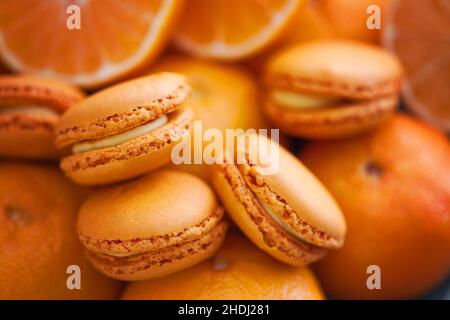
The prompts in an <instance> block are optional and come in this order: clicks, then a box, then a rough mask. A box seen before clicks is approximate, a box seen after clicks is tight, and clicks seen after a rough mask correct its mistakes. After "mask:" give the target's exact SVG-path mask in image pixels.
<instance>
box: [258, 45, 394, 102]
mask: <svg viewBox="0 0 450 320" xmlns="http://www.w3.org/2000/svg"><path fill="white" fill-rule="evenodd" d="M401 76H402V68H401V65H400V63H399V61H398V60H397V59H396V58H395V57H394V56H393V55H391V54H390V53H389V52H387V51H385V50H383V49H381V48H378V47H375V46H372V45H369V44H363V43H358V42H354V41H350V40H320V41H313V42H308V43H303V44H299V45H295V46H293V47H291V48H288V49H286V50H283V51H281V52H279V53H277V54H276V55H275V56H274V57H272V58H271V59H270V61H269V63H268V65H267V67H266V69H265V79H266V82H267V83H268V85H269V86H270V87H272V88H280V89H292V88H293V87H295V85H296V84H297V85H298V86H299V87H301V85H304V86H305V87H308V86H309V87H311V88H314V87H317V88H318V89H320V91H325V90H326V89H327V92H328V94H329V95H331V96H334V95H337V96H350V97H351V96H353V95H356V96H358V95H362V94H364V95H370V94H371V93H370V92H371V91H373V90H375V89H378V90H377V91H376V92H374V94H379V93H387V92H379V91H380V90H381V91H383V90H384V91H392V90H395V89H396V87H397V86H396V85H392V84H393V83H394V84H395V83H396V82H399V81H400V78H401ZM313 84H314V85H313ZM380 86H385V87H386V88H384V89H380ZM375 87H377V88H375ZM311 91H314V90H313V89H312V90H311Z"/></svg>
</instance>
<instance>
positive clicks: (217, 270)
mask: <svg viewBox="0 0 450 320" xmlns="http://www.w3.org/2000/svg"><path fill="white" fill-rule="evenodd" d="M323 298H324V295H323V293H322V290H321V288H320V285H319V283H318V281H317V280H316V278H315V276H314V274H313V273H312V272H311V271H310V270H309V269H308V268H306V267H291V266H287V265H285V264H283V263H280V262H278V261H276V260H274V259H271V258H270V257H269V256H267V255H265V254H264V253H262V252H261V251H260V250H257V248H255V247H254V246H253V245H252V244H251V243H250V242H249V241H248V240H246V239H245V238H244V237H243V236H242V235H239V234H234V233H232V232H229V233H228V235H227V239H226V241H225V243H224V245H223V247H222V248H221V249H220V251H219V252H218V253H217V254H216V255H215V256H214V257H212V258H211V259H208V260H206V261H204V262H202V263H200V264H198V265H196V266H194V267H192V268H189V269H187V270H184V271H182V272H179V273H175V274H172V275H169V276H167V277H163V278H158V279H153V280H148V281H140V282H133V283H131V284H129V285H128V287H127V288H126V289H125V291H124V292H123V294H122V299H133V300H136V299H137V300H171V299H177V300H228V299H233V300H319V299H323Z"/></svg>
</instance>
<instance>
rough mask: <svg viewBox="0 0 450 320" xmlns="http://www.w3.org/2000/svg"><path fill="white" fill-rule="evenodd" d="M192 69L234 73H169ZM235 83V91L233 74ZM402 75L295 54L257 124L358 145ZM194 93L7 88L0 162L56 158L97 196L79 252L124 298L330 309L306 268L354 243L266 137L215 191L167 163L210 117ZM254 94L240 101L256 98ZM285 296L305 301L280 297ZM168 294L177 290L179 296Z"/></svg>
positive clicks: (385, 112)
mask: <svg viewBox="0 0 450 320" xmlns="http://www.w3.org/2000/svg"><path fill="white" fill-rule="evenodd" d="M186 65H188V66H192V68H194V69H193V70H194V71H195V70H197V69H198V68H200V70H209V71H210V72H212V73H214V72H217V73H218V74H216V75H215V76H216V78H217V79H220V73H221V72H224V71H222V70H221V69H220V68H216V67H214V66H212V65H208V66H206V67H205V66H204V67H201V63H200V62H198V61H196V62H195V63H192V64H191V63H190V62H189V61H188V62H183V63H182V64H181V66H180V65H178V64H176V65H175V67H173V68H172V67H171V68H169V69H183V68H184V67H186ZM203 68H204V69H203ZM187 73H189V69H188V71H187ZM191 73H192V74H193V75H195V72H191ZM226 73H227V74H228V75H229V76H230V79H231V80H230V79H228V82H230V83H232V82H233V81H232V79H233V77H232V76H231V75H230V74H232V73H233V72H231V71H229V70H227V71H226ZM198 77H199V75H197V82H199V79H198ZM202 77H204V78H202V81H207V75H204V74H202ZM401 77H402V70H401V67H400V64H399V63H398V61H397V60H396V59H395V58H393V57H392V56H391V55H390V54H388V53H386V52H385V51H383V50H381V49H379V48H376V47H372V46H369V45H365V44H359V43H356V42H350V41H338V40H333V41H316V42H311V43H305V44H301V45H297V46H294V47H291V48H288V49H283V50H281V51H280V52H278V53H277V54H275V55H274V56H273V57H271V58H270V59H269V60H268V61H267V65H266V68H265V71H264V75H263V79H264V84H263V85H264V86H265V89H266V90H265V92H264V94H265V105H264V110H261V114H262V113H263V112H265V114H266V115H267V118H268V119H269V120H270V121H272V123H273V124H274V125H275V126H276V127H277V128H278V127H279V128H280V129H281V131H282V133H286V134H288V135H290V136H294V137H298V138H304V139H340V138H348V137H352V136H355V135H360V134H362V133H364V132H367V131H370V130H372V129H374V128H376V127H378V126H379V125H380V124H382V123H383V122H385V121H386V120H387V119H388V118H389V117H390V116H391V115H392V114H394V111H395V108H396V105H397V100H398V97H399V90H400V86H401ZM217 79H215V80H214V81H215V82H214V83H213V84H214V89H215V87H217V86H220V84H221V81H219V80H217ZM244 80H245V81H244ZM244 80H241V81H242V83H246V81H247V80H246V79H244ZM249 82H251V81H249ZM190 83H195V81H194V80H193V79H187V77H186V76H183V75H181V74H178V73H175V72H157V73H153V74H150V75H147V76H143V77H140V78H136V79H132V80H129V81H125V82H122V83H119V84H117V85H114V86H111V87H108V88H105V89H103V90H99V91H97V92H95V93H92V94H91V95H89V96H87V97H86V96H85V95H84V94H83V93H82V92H81V91H80V90H78V89H77V88H75V87H72V86H70V85H67V84H64V83H59V82H56V81H53V80H47V79H41V78H36V77H29V76H5V77H0V156H2V157H9V158H26V159H60V169H61V171H62V172H63V173H64V174H65V175H66V176H67V177H68V178H69V179H70V180H71V181H72V182H74V183H75V184H77V185H79V186H89V187H92V188H91V189H89V190H90V191H89V195H88V196H87V197H86V199H85V200H84V201H83V202H82V204H81V205H80V208H79V210H78V216H77V219H76V232H77V237H78V240H79V244H80V246H81V247H82V249H83V250H84V254H85V258H86V259H87V261H89V263H90V264H91V266H93V267H94V268H95V269H96V270H97V271H99V272H100V273H102V274H103V275H106V276H107V277H108V278H111V279H115V280H121V281H132V282H133V284H131V285H129V287H128V289H127V290H126V291H125V293H124V295H123V297H124V298H156V299H164V298H171V297H179V298H183V299H184V298H204V299H211V298H242V299H247V298H250V299H252V298H253V299H256V298H258V299H259V298H277V299H284V298H289V299H299V298H308V297H309V298H322V297H323V294H322V292H321V289H320V286H319V285H318V283H317V281H316V279H315V278H314V276H313V274H312V273H311V271H310V270H309V269H308V268H307V266H308V265H310V264H312V263H314V262H316V261H318V260H320V259H322V258H323V257H324V256H325V255H326V254H327V253H328V252H329V251H331V250H337V249H339V248H341V247H342V246H343V245H344V242H345V237H346V232H347V226H346V221H345V218H344V215H343V213H342V211H341V209H340V208H339V206H338V204H337V202H336V201H335V200H334V198H333V196H332V195H331V194H330V193H329V192H328V191H327V189H326V188H325V187H324V185H323V184H322V183H321V182H320V181H319V180H318V179H317V178H316V177H315V176H314V175H313V174H312V173H311V171H309V170H308V168H307V167H305V166H304V165H303V164H302V162H301V161H300V160H299V159H298V158H297V157H295V156H294V155H293V154H291V153H290V152H289V151H288V150H287V149H285V148H283V147H282V146H281V145H279V144H278V143H277V142H276V141H274V140H272V139H270V138H268V137H266V136H264V135H258V134H256V133H251V134H250V133H245V134H243V135H241V136H240V137H238V138H241V139H244V141H245V142H246V143H244V144H243V145H241V146H240V148H231V149H225V150H223V151H224V153H223V157H222V159H221V161H219V162H218V163H215V164H213V165H211V166H209V169H210V174H209V173H208V177H210V179H206V180H207V181H205V180H202V179H200V178H199V177H197V176H195V175H193V174H190V173H186V172H183V170H179V169H177V168H176V166H174V165H173V164H172V165H171V156H172V151H173V150H174V149H175V147H176V146H179V144H180V143H183V142H184V141H185V139H186V138H189V134H190V133H191V132H192V131H191V130H192V127H193V121H194V120H195V119H198V118H200V119H202V117H199V116H198V115H195V112H199V111H200V112H201V110H202V108H204V107H208V103H206V102H205V101H209V100H204V99H200V98H199V97H197V98H196V99H192V98H191V97H190V94H191V87H190ZM252 88H253V87H252ZM252 88H250V89H248V90H247V89H245V90H244V89H243V92H244V91H245V94H244V93H243V94H242V95H243V96H245V97H247V95H248V97H247V98H248V99H247V100H251V101H253V100H252V99H253V91H252V90H253V89H252ZM255 88H256V87H255ZM196 90H197V91H198V89H196ZM227 90H228V91H227V95H229V92H231V91H233V90H231V89H230V88H228V89H227ZM255 90H256V89H255ZM247 91H248V92H247ZM249 92H250V93H251V94H250V93H249ZM249 97H250V98H249ZM216 98H217V96H214V99H211V101H216V102H217V103H219V101H218V100H217V99H216ZM230 101H232V102H229V101H226V103H225V102H223V103H224V105H227V104H232V103H234V102H233V101H234V100H233V99H230ZM236 101H240V103H242V99H238V98H236ZM200 102H201V103H202V104H204V105H201V106H199V105H196V106H193V105H192V104H193V103H200ZM252 103H254V101H253V102H252ZM254 105H256V104H254ZM254 105H253V104H252V107H254ZM217 108H218V107H217ZM194 110H195V112H194ZM214 112H216V114H220V115H221V116H225V114H226V112H225V111H224V110H220V113H219V112H218V111H217V110H216V111H214ZM235 112H236V114H238V113H239V112H238V110H235ZM261 114H260V115H258V117H260V116H261ZM204 118H205V119H208V120H211V117H204ZM236 118H238V117H237V116H236ZM255 119H256V120H255ZM255 119H253V120H255V123H264V121H260V120H259V118H256V117H255ZM213 120H214V119H213ZM227 120H228V119H227ZM233 120H234V118H233ZM224 122H226V121H224ZM247 122H248V123H250V121H245V123H247ZM243 123H244V121H243ZM208 127H211V125H209V126H208ZM220 129H222V130H224V129H226V128H220ZM230 129H236V128H230ZM257 129H258V128H257ZM235 142H236V141H235ZM202 143H203V141H202ZM236 144H237V143H236ZM202 146H203V145H202ZM227 147H229V146H227ZM233 147H234V146H233ZM267 150H271V151H274V150H277V152H270V154H269V155H267V154H264V152H265V151H267ZM238 159H241V160H243V161H241V162H239V160H238ZM255 159H256V160H255ZM263 160H264V161H263ZM203 169H205V166H204V165H203ZM24 203H25V202H24ZM7 209H8V208H6V209H5V210H4V211H5V212H6V211H8V210H9V211H11V210H10V209H8V210H7ZM9 211H8V212H9ZM230 224H233V225H234V226H235V228H231V229H232V232H231V233H232V235H231V236H230V240H229V242H227V239H226V233H227V232H228V229H230V228H229V227H230ZM238 233H239V234H238ZM244 236H245V237H244ZM245 238H247V240H246V239H245ZM248 240H249V241H248ZM223 243H225V246H224V248H222V249H221V246H222V244H223ZM251 243H253V245H252V244H251ZM249 257H252V259H254V260H250V259H249ZM215 272H220V275H221V277H222V278H221V279H223V281H220V282H219V285H218V287H217V288H218V289H217V290H215V291H209V290H208V289H207V288H206V287H205V288H203V289H199V291H198V292H197V293H198V294H194V293H191V292H192V289H193V288H195V286H196V285H197V284H198V281H195V279H197V278H198V279H206V280H205V283H207V282H208V280H207V278H209V277H211V274H214V273H215ZM249 272H251V273H252V274H249ZM253 272H254V274H253ZM258 275H266V276H267V277H270V279H273V283H274V284H275V285H274V286H273V288H272V287H271V285H272V284H271V283H270V281H267V279H266V280H264V281H261V283H260V284H258V285H257V284H256V283H257V282H258V278H257V277H258ZM240 277H243V278H245V279H246V280H245V281H246V283H247V284H248V285H249V286H250V287H249V290H248V291H245V292H240V293H239V292H236V294H231V295H230V291H229V290H228V289H230V288H228V287H227V285H229V284H230V283H238V281H239V279H240ZM111 279H109V280H111ZM299 279H301V281H300V280H299ZM111 281H112V280H111ZM289 285H295V286H296V287H297V286H299V287H302V288H303V289H302V290H303V291H301V290H300V291H299V290H287V291H283V292H281V291H280V292H278V291H276V290H282V289H280V287H284V286H289ZM258 286H259V287H258ZM165 288H171V289H170V290H178V291H177V292H174V294H173V296H171V294H170V292H169V291H167V290H168V289H165ZM255 288H257V289H255ZM250 289H251V290H250ZM253 289H255V290H253ZM266 289H267V291H265V290H266ZM274 290H275V291H274ZM268 292H271V293H270V294H269V293H268ZM274 292H275V294H274Z"/></svg>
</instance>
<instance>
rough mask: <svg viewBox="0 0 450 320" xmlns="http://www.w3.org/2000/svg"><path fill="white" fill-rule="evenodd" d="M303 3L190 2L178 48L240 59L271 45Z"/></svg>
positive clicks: (182, 20)
mask: <svg viewBox="0 0 450 320" xmlns="http://www.w3.org/2000/svg"><path fill="white" fill-rule="evenodd" d="M302 2H303V0H189V3H188V5H187V6H186V8H185V10H184V12H183V14H182V16H181V18H180V22H179V24H178V28H177V32H176V35H175V43H176V45H177V46H178V47H179V48H181V49H183V50H185V51H187V52H189V53H192V54H194V55H198V56H202V57H208V58H216V59H221V60H239V59H242V58H246V57H248V56H250V55H253V54H255V53H257V52H259V51H261V50H262V49H263V48H265V47H267V46H269V45H270V44H272V43H273V42H274V41H275V40H276V39H277V38H279V37H280V35H281V34H282V33H283V32H284V31H285V30H286V28H287V27H288V25H289V22H290V21H291V20H292V19H293V18H294V16H295V14H296V12H297V10H298V9H299V8H300V4H301V3H302Z"/></svg>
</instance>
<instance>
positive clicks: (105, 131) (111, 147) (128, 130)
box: [56, 73, 193, 185]
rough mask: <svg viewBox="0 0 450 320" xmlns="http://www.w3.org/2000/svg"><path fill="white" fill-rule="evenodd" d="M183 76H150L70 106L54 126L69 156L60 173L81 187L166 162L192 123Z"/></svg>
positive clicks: (164, 74)
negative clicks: (68, 149)
mask: <svg viewBox="0 0 450 320" xmlns="http://www.w3.org/2000/svg"><path fill="white" fill-rule="evenodd" d="M189 92H190V87H189V86H188V84H187V83H186V80H185V78H184V77H183V76H181V75H178V74H175V73H156V74H153V75H150V76H147V77H142V78H137V79H134V80H130V81H127V82H124V83H121V84H118V85H116V86H113V87H110V88H108V89H105V90H102V91H100V92H98V93H96V94H94V95H92V96H90V97H88V98H86V99H85V100H83V101H81V102H79V103H77V104H75V105H74V106H73V108H71V109H70V110H69V111H67V112H66V113H65V114H64V115H63V116H62V117H61V120H60V122H59V124H58V125H57V128H56V134H57V136H56V144H57V146H59V147H65V146H70V147H71V148H72V155H70V156H67V157H65V158H63V159H62V161H61V169H62V170H63V171H64V173H65V174H66V175H67V176H69V177H70V178H71V179H73V180H74V181H75V182H77V183H79V184H82V185H102V184H108V183H113V182H117V181H121V180H126V179H130V178H133V177H137V176H139V175H142V174H144V173H146V172H148V171H150V170H153V169H155V168H157V167H160V166H162V165H164V164H166V163H167V162H169V160H170V157H171V151H172V149H173V147H174V146H175V145H177V144H178V143H179V142H181V141H182V140H183V137H184V136H185V135H186V134H188V132H189V131H188V130H189V127H190V124H191V121H192V119H193V113H192V111H191V109H190V108H189V107H188V106H187V103H186V102H185V101H186V98H187V97H188V95H189Z"/></svg>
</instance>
